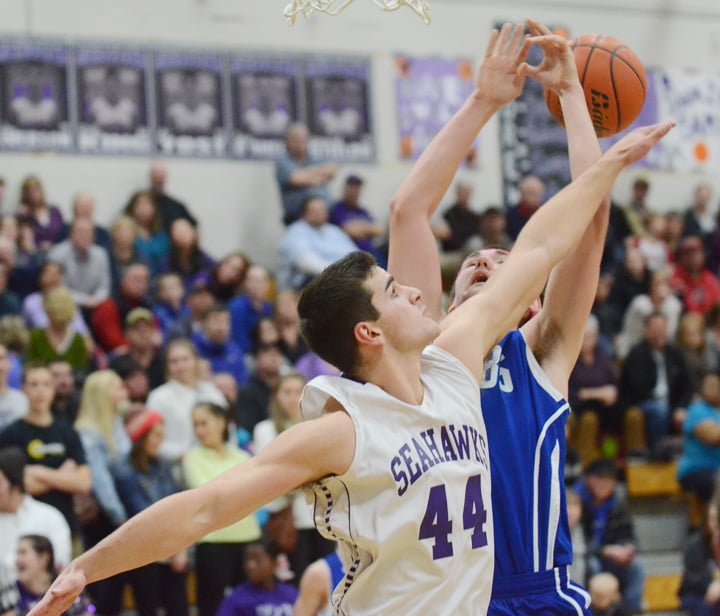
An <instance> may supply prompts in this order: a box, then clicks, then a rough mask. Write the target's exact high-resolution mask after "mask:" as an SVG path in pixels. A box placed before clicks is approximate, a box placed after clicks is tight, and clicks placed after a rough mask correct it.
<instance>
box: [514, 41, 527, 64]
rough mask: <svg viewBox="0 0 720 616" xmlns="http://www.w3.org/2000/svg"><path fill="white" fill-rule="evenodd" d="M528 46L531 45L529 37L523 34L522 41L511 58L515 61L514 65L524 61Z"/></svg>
mask: <svg viewBox="0 0 720 616" xmlns="http://www.w3.org/2000/svg"><path fill="white" fill-rule="evenodd" d="M530 47H532V43H531V42H530V37H529V36H525V37H524V38H523V43H522V45H521V47H520V49H518V51H517V53H516V54H515V57H514V58H513V60H514V61H515V64H516V65H520V63H522V62H525V60H526V59H527V56H528V53H529V52H530Z"/></svg>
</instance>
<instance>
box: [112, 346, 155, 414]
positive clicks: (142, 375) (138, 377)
mask: <svg viewBox="0 0 720 616" xmlns="http://www.w3.org/2000/svg"><path fill="white" fill-rule="evenodd" d="M111 367H112V369H113V371H114V372H115V373H117V375H118V376H119V377H120V378H121V379H122V381H123V383H124V384H125V389H127V392H128V399H129V400H130V408H131V409H132V408H133V407H136V406H138V405H139V406H141V407H144V406H145V401H146V400H147V397H148V394H149V393H150V379H148V376H147V373H146V372H145V370H144V369H143V367H142V366H141V365H140V364H139V363H137V362H136V361H135V360H134V359H133V358H132V357H130V356H129V355H118V356H117V357H116V358H115V359H113V361H112V363H111Z"/></svg>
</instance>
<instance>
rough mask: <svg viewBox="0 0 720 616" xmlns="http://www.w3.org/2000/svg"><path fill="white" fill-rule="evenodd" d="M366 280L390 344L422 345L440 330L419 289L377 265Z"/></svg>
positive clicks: (402, 348) (405, 347) (402, 347)
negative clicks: (408, 285)
mask: <svg viewBox="0 0 720 616" xmlns="http://www.w3.org/2000/svg"><path fill="white" fill-rule="evenodd" d="M365 284H366V286H367V287H368V288H369V289H370V291H371V293H372V303H373V305H374V306H375V308H377V310H378V312H379V313H380V318H379V319H378V321H377V323H378V325H379V326H380V328H381V329H382V332H383V335H384V336H385V339H386V344H389V346H390V347H391V348H393V349H395V350H398V351H400V352H403V351H411V350H417V349H423V348H424V347H425V346H427V345H428V344H430V342H432V341H433V340H434V339H435V337H436V336H437V335H438V334H439V333H440V327H439V326H438V324H437V323H436V322H435V321H434V320H433V319H432V318H431V317H430V314H429V313H428V311H427V307H426V306H425V302H423V300H422V294H421V293H420V291H419V290H418V289H416V288H414V287H406V286H404V285H401V284H399V283H398V282H397V281H396V280H395V279H394V278H393V277H392V276H391V275H390V274H388V272H386V271H385V270H384V269H382V268H380V267H376V268H375V271H374V272H373V274H372V275H371V276H370V278H369V279H368V281H367V282H366V283H365Z"/></svg>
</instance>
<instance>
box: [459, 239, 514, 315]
mask: <svg viewBox="0 0 720 616" xmlns="http://www.w3.org/2000/svg"><path fill="white" fill-rule="evenodd" d="M507 256H508V253H507V251H505V250H502V249H500V248H487V249H485V250H478V251H476V252H473V253H472V254H470V255H469V256H468V257H467V258H466V259H465V261H463V264H462V265H461V266H460V271H459V272H458V275H457V278H455V299H454V300H453V308H457V307H458V306H459V305H460V304H462V303H463V302H464V301H465V300H466V299H468V298H470V297H472V296H473V295H475V294H476V293H477V292H478V291H480V289H482V288H483V286H485V283H486V282H487V281H488V280H490V277H491V276H492V275H493V274H494V273H495V272H496V271H497V270H498V269H499V267H500V266H501V265H502V263H503V261H505V259H506V258H507Z"/></svg>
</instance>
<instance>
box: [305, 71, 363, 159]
mask: <svg viewBox="0 0 720 616" xmlns="http://www.w3.org/2000/svg"><path fill="white" fill-rule="evenodd" d="M304 84H305V114H306V119H307V125H308V129H309V130H310V144H309V150H310V153H311V154H312V155H313V156H316V157H317V158H321V159H330V160H337V161H343V162H351V163H369V162H374V161H375V142H374V139H373V135H372V126H371V118H370V104H369V93H370V63H369V60H368V59H365V58H356V59H347V60H336V59H330V58H321V57H316V58H311V59H308V60H307V61H306V62H305V64H304Z"/></svg>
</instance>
